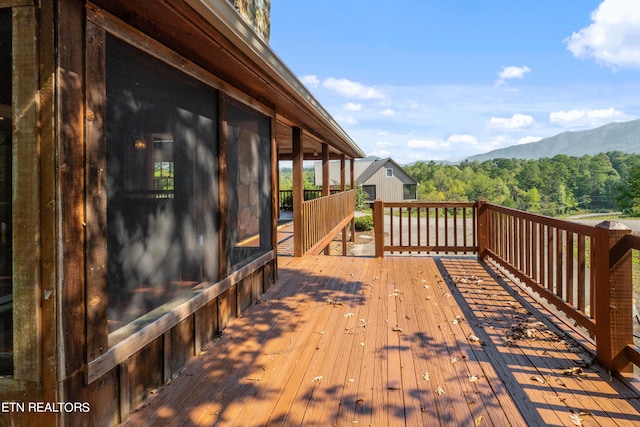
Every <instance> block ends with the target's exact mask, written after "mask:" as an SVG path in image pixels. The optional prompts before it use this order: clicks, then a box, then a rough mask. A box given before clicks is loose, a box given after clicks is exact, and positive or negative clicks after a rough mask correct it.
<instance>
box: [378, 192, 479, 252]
mask: <svg viewBox="0 0 640 427" xmlns="http://www.w3.org/2000/svg"><path fill="white" fill-rule="evenodd" d="M476 205H477V203H475V202H460V203H455V202H451V203H448V202H384V201H382V200H380V199H377V200H376V201H375V202H374V204H373V218H374V219H373V221H374V229H375V233H376V256H377V257H380V256H383V255H384V252H387V251H388V252H392V253H395V252H398V253H413V252H415V253H476V252H477V250H478V242H477V233H476V230H477V228H478V227H477V208H476Z"/></svg>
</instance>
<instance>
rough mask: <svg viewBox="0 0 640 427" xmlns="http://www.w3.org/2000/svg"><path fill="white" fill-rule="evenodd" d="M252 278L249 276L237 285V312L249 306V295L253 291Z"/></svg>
mask: <svg viewBox="0 0 640 427" xmlns="http://www.w3.org/2000/svg"><path fill="white" fill-rule="evenodd" d="M253 277H254V275H253V274H251V275H249V277H246V278H245V279H243V280H242V281H240V283H239V284H238V310H239V311H244V310H246V309H247V307H249V306H250V305H251V299H252V297H251V294H252V289H253Z"/></svg>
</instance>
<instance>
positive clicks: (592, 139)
mask: <svg viewBox="0 0 640 427" xmlns="http://www.w3.org/2000/svg"><path fill="white" fill-rule="evenodd" d="M609 151H623V152H626V153H640V119H638V120H633V121H630V122H619V123H610V124H608V125H604V126H600V127H598V128H595V129H589V130H583V131H577V132H563V133H561V134H558V135H556V136H552V137H549V138H544V139H541V140H540V141H537V142H530V143H527V144H520V145H513V146H510V147H506V148H500V149H497V150H493V151H489V152H487V153H483V154H476V155H474V156H471V157H468V158H467V159H466V160H468V161H479V162H483V161H485V160H491V159H497V158H508V159H511V158H516V159H539V158H542V157H553V156H556V155H558V154H566V155H568V156H572V157H582V156H584V155H585V154H590V155H595V154H599V153H606V152H609Z"/></svg>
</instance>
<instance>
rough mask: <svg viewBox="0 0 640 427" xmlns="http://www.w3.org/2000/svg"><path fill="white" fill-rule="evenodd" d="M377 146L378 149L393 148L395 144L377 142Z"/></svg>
mask: <svg viewBox="0 0 640 427" xmlns="http://www.w3.org/2000/svg"><path fill="white" fill-rule="evenodd" d="M376 145H377V146H378V147H391V146H392V145H393V142H389V141H378V142H376Z"/></svg>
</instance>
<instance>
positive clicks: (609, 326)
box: [595, 221, 633, 372]
mask: <svg viewBox="0 0 640 427" xmlns="http://www.w3.org/2000/svg"><path fill="white" fill-rule="evenodd" d="M630 233H631V230H630V229H629V228H628V227H627V226H626V225H624V224H622V223H621V222H618V221H603V222H601V223H600V224H598V225H596V236H595V237H596V238H595V245H596V253H595V257H596V260H595V261H596V283H595V285H596V289H595V305H596V307H595V308H596V312H595V319H596V355H597V357H598V360H599V361H600V363H601V364H602V365H603V366H604V367H605V368H606V369H608V370H609V371H611V372H631V370H632V369H633V365H631V364H630V363H629V360H628V359H627V357H626V356H625V350H624V349H625V347H626V346H627V344H630V343H632V342H633V323H632V322H633V317H632V281H631V268H632V265H631V251H629V250H627V248H625V247H622V239H623V238H624V236H625V235H627V234H630Z"/></svg>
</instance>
